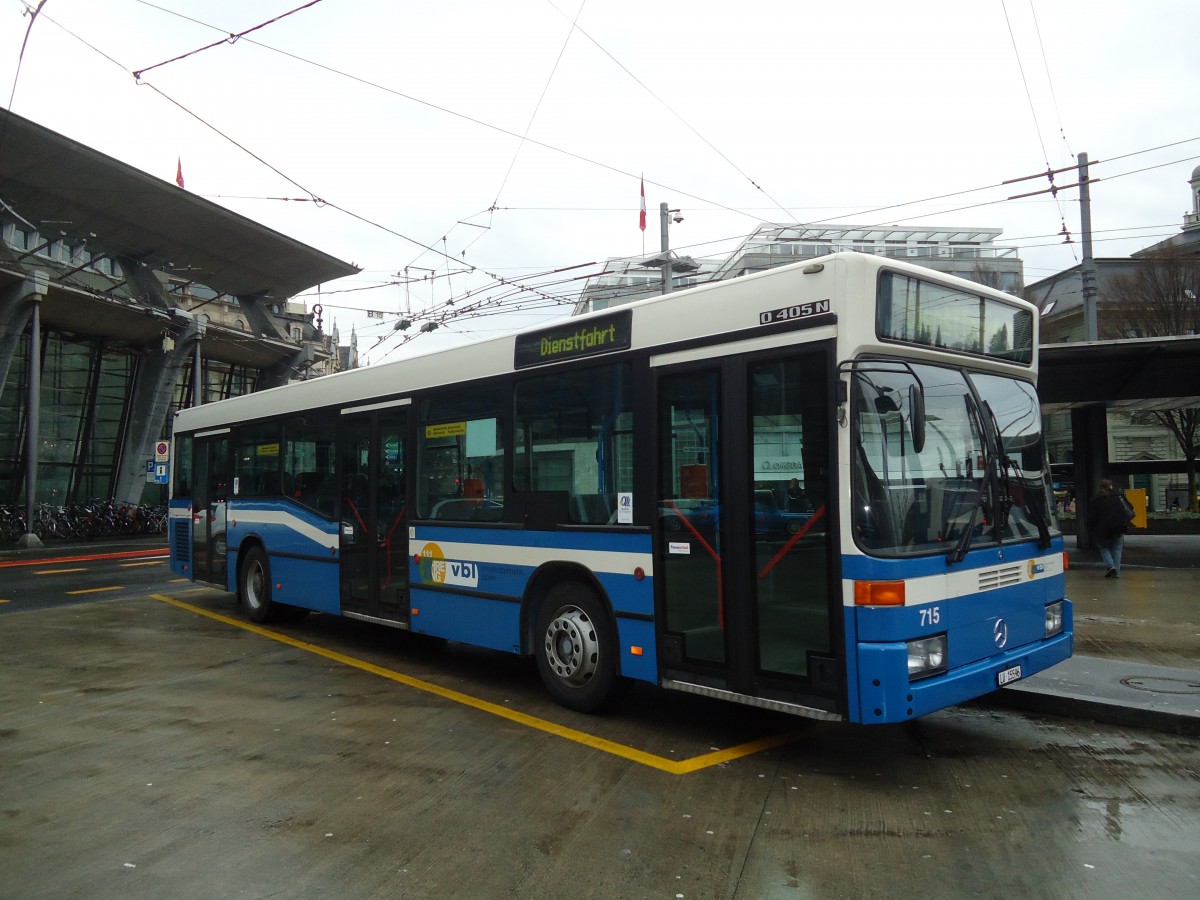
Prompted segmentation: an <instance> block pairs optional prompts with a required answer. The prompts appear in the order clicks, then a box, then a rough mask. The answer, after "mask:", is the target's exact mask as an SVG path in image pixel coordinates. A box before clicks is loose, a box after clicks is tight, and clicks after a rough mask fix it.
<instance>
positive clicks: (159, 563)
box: [121, 559, 167, 569]
mask: <svg viewBox="0 0 1200 900" xmlns="http://www.w3.org/2000/svg"><path fill="white" fill-rule="evenodd" d="M166 564H167V561H166V560H165V559H152V560H150V562H131V563H121V568H122V569H132V568H133V567H135V566H165V565H166Z"/></svg>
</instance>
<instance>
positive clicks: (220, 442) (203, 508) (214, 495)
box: [192, 433, 231, 587]
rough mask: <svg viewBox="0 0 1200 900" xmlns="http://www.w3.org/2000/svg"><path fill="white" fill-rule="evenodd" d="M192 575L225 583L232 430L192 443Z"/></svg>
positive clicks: (222, 584)
mask: <svg viewBox="0 0 1200 900" xmlns="http://www.w3.org/2000/svg"><path fill="white" fill-rule="evenodd" d="M193 452H194V453H195V457H194V458H193V465H194V471H195V479H194V484H195V490H194V491H193V494H192V577H193V578H195V579H196V580H197V581H204V582H208V583H209V584H216V585H220V586H222V587H225V586H226V585H225V578H226V571H227V562H226V543H225V542H226V536H225V518H226V516H225V504H226V501H227V499H228V496H229V474H230V465H231V462H230V459H229V434H228V433H225V434H220V435H210V436H207V437H198V438H196V440H195V442H194V443H193Z"/></svg>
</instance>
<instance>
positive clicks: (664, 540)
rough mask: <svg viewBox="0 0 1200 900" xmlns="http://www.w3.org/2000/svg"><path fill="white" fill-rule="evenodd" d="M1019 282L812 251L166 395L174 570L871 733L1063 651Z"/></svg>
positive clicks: (549, 664)
mask: <svg viewBox="0 0 1200 900" xmlns="http://www.w3.org/2000/svg"><path fill="white" fill-rule="evenodd" d="M1037 335H1038V319H1037V312H1036V309H1035V308H1034V307H1033V306H1032V305H1030V304H1029V303H1026V302H1024V301H1022V300H1019V299H1017V298H1014V297H1011V296H1008V295H1006V294H1003V293H1000V292H997V291H993V290H990V289H988V288H986V287H983V286H981V285H979V284H975V283H972V282H969V281H964V280H961V279H956V278H953V277H950V276H946V275H941V274H938V273H936V272H933V271H931V270H929V269H924V268H918V267H915V266H911V265H908V264H906V263H903V262H898V261H895V260H891V259H884V258H877V257H874V256H869V255H865V254H859V253H839V254H834V255H832V256H828V257H824V258H822V259H818V260H814V261H811V262H806V263H798V264H795V265H791V266H785V267H781V268H777V269H772V270H769V271H766V272H761V273H757V274H753V275H748V276H745V277H741V278H736V279H732V280H729V281H722V282H717V283H713V284H706V285H701V286H699V287H695V288H692V289H689V290H684V291H678V292H676V293H672V294H668V295H665V296H663V297H659V298H653V299H648V300H642V301H638V302H635V303H631V304H627V305H623V306H619V307H615V308H611V309H607V310H600V311H596V312H593V313H590V314H587V315H583V316H578V317H572V318H568V319H563V320H559V321H556V322H554V323H553V324H551V325H548V326H545V327H541V328H538V329H535V330H530V331H525V332H522V333H517V334H514V335H509V336H505V337H500V338H496V339H492V340H489V341H486V342H481V343H477V344H472V345H470V346H466V347H462V348H458V349H452V350H444V351H440V352H438V353H434V354H430V355H426V356H420V357H414V358H409V359H403V360H399V361H396V362H392V363H388V364H385V365H377V366H370V367H368V368H364V369H356V370H352V371H348V372H343V373H339V374H336V375H332V376H327V377H324V378H319V379H314V380H311V381H307V382H303V383H299V384H293V385H288V386H286V387H280V388H275V389H272V390H267V391H262V392H260V393H255V394H249V395H246V396H242V397H237V398H233V399H230V400H225V401H222V402H220V403H214V404H211V405H206V406H200V407H196V408H192V409H187V410H184V411H182V412H180V413H179V414H178V417H177V419H176V421H175V427H174V456H173V458H174V459H175V460H176V464H175V468H174V472H173V486H172V487H173V490H172V499H171V513H170V516H171V520H170V535H169V541H170V548H171V558H172V565H173V567H174V569H175V571H176V572H178V573H180V574H182V575H185V576H187V577H188V578H190V579H193V580H195V581H199V582H205V583H208V584H213V585H216V586H218V587H220V588H222V589H223V590H226V591H230V592H236V593H237V595H238V597H239V599H240V601H241V603H242V604H243V605H244V607H245V612H246V614H247V615H248V616H249V617H250V618H251V619H252V620H254V621H256V622H264V621H267V620H269V619H271V618H272V617H275V616H279V615H287V614H295V613H299V612H303V611H308V610H317V611H320V612H322V613H326V614H333V615H342V616H350V617H353V618H356V619H361V620H364V621H367V622H374V623H379V624H381V625H386V626H391V627H394V628H398V629H404V630H406V631H411V632H415V633H420V634H425V635H433V636H436V637H439V638H443V639H446V640H449V641H457V642H463V643H466V644H471V645H475V646H478V647H486V648H492V649H494V650H498V651H504V652H507V653H515V654H521V655H525V656H529V655H532V656H534V657H536V660H537V666H538V670H539V672H540V674H541V677H542V680H543V681H544V683H545V686H546V688H547V689H548V691H549V693H550V694H551V695H552V696H553V697H554V698H555V699H556V700H557V701H559V702H560V703H562V704H564V705H566V706H568V707H570V708H573V709H576V710H582V711H589V712H590V711H595V710H598V709H600V708H601V707H602V706H604V705H605V703H606V702H607V701H609V700H610V699H611V698H612V697H613V695H614V690H615V688H617V687H618V685H619V684H620V683H622V681H623V680H626V679H632V680H635V681H644V682H649V683H651V684H655V685H659V686H661V687H662V688H667V689H672V690H679V691H688V692H693V693H698V694H703V695H707V696H711V697H719V698H724V699H727V700H731V701H734V702H739V703H746V704H751V705H755V706H763V707H769V708H773V709H778V710H784V711H787V712H791V713H795V714H797V715H802V716H809V717H815V718H820V719H828V720H840V721H850V722H857V723H887V722H902V721H907V720H909V719H913V718H915V717H917V716H921V715H923V714H926V713H929V712H931V711H934V710H937V709H941V708H943V707H945V706H947V705H951V704H955V703H959V702H962V701H966V700H969V699H971V698H974V697H978V696H980V695H983V694H986V693H988V692H990V691H993V690H996V689H997V688H999V687H1002V686H1004V685H1006V684H1009V683H1012V682H1014V681H1017V680H1018V679H1022V678H1025V677H1027V676H1029V675H1032V674H1033V673H1035V672H1038V671H1040V670H1042V669H1045V668H1047V667H1048V666H1051V665H1053V664H1054V663H1056V662H1059V661H1061V660H1063V659H1066V658H1067V657H1068V656H1070V654H1071V648H1072V634H1073V632H1072V613H1071V604H1070V602H1069V600H1067V599H1066V598H1065V596H1064V590H1065V578H1064V568H1065V557H1064V553H1063V540H1062V535H1061V532H1060V531H1059V529H1058V527H1057V524H1056V522H1055V519H1054V504H1053V501H1052V493H1051V482H1050V478H1049V468H1048V466H1047V463H1046V455H1045V449H1044V442H1043V436H1042V420H1041V414H1040V410H1039V405H1038V398H1037V393H1036V390H1035V383H1036V375H1037V370H1036V365H1037Z"/></svg>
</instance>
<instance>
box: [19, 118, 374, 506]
mask: <svg viewBox="0 0 1200 900" xmlns="http://www.w3.org/2000/svg"><path fill="white" fill-rule="evenodd" d="M0 228H2V232H3V239H2V240H0V503H10V504H20V503H23V502H25V499H26V497H27V492H26V490H27V486H28V482H29V481H30V480H31V476H32V480H33V481H34V483H35V491H34V497H35V499H36V500H37V501H39V502H45V503H49V504H53V505H63V504H69V503H74V502H83V501H86V500H89V499H92V498H106V499H107V498H114V499H116V500H117V501H119V502H122V503H131V504H136V503H138V502H151V503H153V502H159V501H160V500H162V499H165V491H166V487H165V477H164V476H163V473H162V472H161V471H160V470H158V469H157V468H156V467H155V465H154V463H155V461H156V455H158V456H161V454H156V452H155V451H156V445H157V444H158V443H159V442H161V441H163V440H165V439H167V438H169V436H170V423H171V418H172V415H173V413H174V412H175V411H176V410H178V409H179V408H180V407H181V406H185V405H190V404H192V403H193V402H211V401H214V400H219V399H222V398H225V397H230V396H234V395H237V394H243V393H247V392H250V391H254V390H261V389H263V388H266V387H272V386H275V385H279V384H284V383H286V382H288V381H290V380H294V379H301V378H309V377H316V376H318V375H321V374H326V373H328V372H331V371H336V370H337V369H338V368H339V367H342V366H348V365H352V364H353V360H352V359H348V358H346V354H345V352H344V351H343V352H342V353H339V349H340V348H338V346H337V344H336V338H335V334H334V333H328V332H326V331H325V329H324V327H323V325H324V323H323V322H322V321H321V318H320V310H319V309H314V310H312V311H306V308H305V306H304V304H303V303H298V302H295V301H293V300H292V298H293V297H294V296H295V295H296V294H298V293H300V292H302V291H305V290H307V289H309V288H311V287H313V286H315V285H318V284H322V283H325V282H329V281H332V280H334V279H337V278H341V277H344V276H346V275H351V274H353V273H355V272H357V271H358V270H357V269H356V268H355V267H354V266H352V265H350V264H348V263H345V262H342V261H341V260H338V259H335V258H333V257H331V256H329V255H327V254H325V253H322V252H321V251H319V250H316V249H314V248H312V247H308V246H306V245H304V244H301V243H299V242H298V241H295V240H292V239H291V238H288V237H286V236H285V235H282V234H279V233H278V232H275V231H272V230H271V229H269V228H266V227H264V226H262V225H259V224H257V223H255V222H253V221H250V220H249V219H246V218H244V217H242V216H239V215H237V214H235V213H233V212H230V211H229V210H227V209H224V208H222V207H220V206H218V205H216V204H214V203H211V202H209V201H207V200H204V199H202V198H200V197H197V196H195V195H194V194H190V193H188V192H187V191H186V190H184V189H183V188H182V187H179V186H177V185H176V184H173V183H170V182H167V181H163V180H160V179H158V178H154V177H152V176H150V175H147V174H146V173H144V172H142V171H140V170H138V169H136V168H134V167H132V166H128V165H126V164H124V163H122V162H120V161H118V160H116V159H113V158H111V157H108V156H105V155H104V154H101V153H98V152H97V151H95V150H93V149H91V148H89V147H86V146H84V145H82V144H79V143H77V142H75V141H72V140H70V139H69V138H66V137H64V136H63V135H60V134H57V133H55V132H53V131H50V130H49V129H46V128H43V127H41V126H40V125H37V124H36V123H34V122H31V121H29V120H27V119H24V118H22V117H20V116H17V115H15V114H13V113H11V112H8V111H4V110H0ZM31 429H32V430H31ZM31 437H33V438H35V439H36V443H33V442H31ZM31 446H35V447H36V450H35V451H34V452H33V453H32V454H31V453H30V447H31ZM31 456H32V457H35V459H34V460H31ZM31 462H34V463H35V464H34V465H31Z"/></svg>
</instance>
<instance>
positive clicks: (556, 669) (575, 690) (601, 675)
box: [535, 582, 617, 713]
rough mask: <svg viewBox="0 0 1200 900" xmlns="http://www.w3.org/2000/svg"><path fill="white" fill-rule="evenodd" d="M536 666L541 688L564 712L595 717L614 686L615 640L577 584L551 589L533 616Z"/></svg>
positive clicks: (605, 618) (591, 599)
mask: <svg viewBox="0 0 1200 900" xmlns="http://www.w3.org/2000/svg"><path fill="white" fill-rule="evenodd" d="M535 652H536V655H537V665H538V673H539V674H540V675H541V676H542V682H543V683H544V684H545V685H546V690H547V691H549V693H550V696H552V697H553V698H554V699H555V700H556V701H558V702H559V703H561V704H562V705H563V706H565V707H567V708H568V709H574V710H577V711H579V712H586V713H591V712H596V711H598V710H600V709H601V708H603V707H604V705H605V704H606V703H607V702H608V701H609V700H610V699H611V697H612V694H613V688H614V687H615V686H616V683H617V666H616V639H615V636H614V634H613V628H612V624H611V622H610V620H609V618H608V616H607V615H606V614H605V610H604V606H603V604H602V603H601V602H600V601H599V600H598V599H597V598H596V596H595V594H593V593H592V592H591V591H589V590H588V589H587V588H586V587H584V586H583V585H580V584H574V583H571V582H564V583H563V584H560V585H557V586H556V587H554V588H553V589H552V590H551V591H550V593H549V595H548V596H547V597H546V600H545V602H544V603H543V604H542V608H541V611H540V612H539V614H538V622H537V647H536V651H535Z"/></svg>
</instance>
